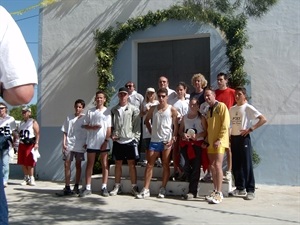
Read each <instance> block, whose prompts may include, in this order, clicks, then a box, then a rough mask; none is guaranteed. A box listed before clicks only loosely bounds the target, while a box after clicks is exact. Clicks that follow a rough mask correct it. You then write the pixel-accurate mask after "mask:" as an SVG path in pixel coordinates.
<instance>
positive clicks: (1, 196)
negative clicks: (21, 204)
mask: <svg viewBox="0 0 300 225" xmlns="http://www.w3.org/2000/svg"><path fill="white" fill-rule="evenodd" d="M0 151H1V152H2V150H1V149H0ZM0 168H2V160H1V159H0ZM2 180H3V174H2V173H0V181H1V182H0V224H1V225H7V224H8V209H7V202H6V197H5V192H4V186H3V182H2Z"/></svg>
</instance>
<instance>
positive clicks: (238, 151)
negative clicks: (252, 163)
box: [231, 136, 245, 190]
mask: <svg viewBox="0 0 300 225" xmlns="http://www.w3.org/2000/svg"><path fill="white" fill-rule="evenodd" d="M241 138H242V136H231V153H232V173H233V176H234V183H235V187H236V189H238V190H243V189H245V181H244V175H243V173H244V172H243V170H242V160H243V158H244V157H243V154H242V153H243V151H242V149H243V148H244V147H243V143H244V142H243V140H241Z"/></svg>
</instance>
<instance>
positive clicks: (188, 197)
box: [184, 193, 195, 200]
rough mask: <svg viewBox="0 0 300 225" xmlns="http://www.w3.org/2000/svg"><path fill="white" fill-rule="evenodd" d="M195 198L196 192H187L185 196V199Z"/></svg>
mask: <svg viewBox="0 0 300 225" xmlns="http://www.w3.org/2000/svg"><path fill="white" fill-rule="evenodd" d="M193 198H195V196H194V194H192V193H187V194H186V195H185V196H184V199H185V200H191V199H193Z"/></svg>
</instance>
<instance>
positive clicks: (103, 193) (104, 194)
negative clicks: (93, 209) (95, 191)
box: [101, 188, 109, 197]
mask: <svg viewBox="0 0 300 225" xmlns="http://www.w3.org/2000/svg"><path fill="white" fill-rule="evenodd" d="M101 195H102V196H103V197H108V196H109V193H108V191H107V188H102V190H101Z"/></svg>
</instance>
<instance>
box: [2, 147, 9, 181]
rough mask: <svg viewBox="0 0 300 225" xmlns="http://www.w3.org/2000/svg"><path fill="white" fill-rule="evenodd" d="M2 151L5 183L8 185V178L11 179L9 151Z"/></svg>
mask: <svg viewBox="0 0 300 225" xmlns="http://www.w3.org/2000/svg"><path fill="white" fill-rule="evenodd" d="M1 151H2V163H3V165H2V172H3V181H2V182H4V183H6V184H7V182H8V177H9V154H8V152H9V150H8V149H5V150H1Z"/></svg>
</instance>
